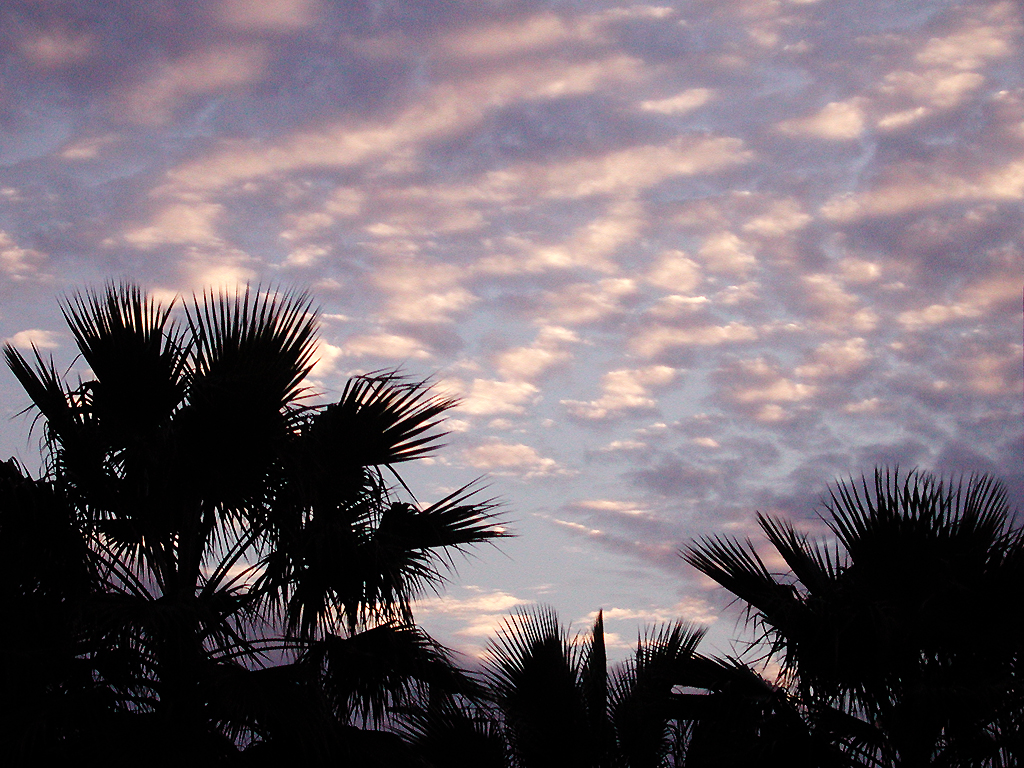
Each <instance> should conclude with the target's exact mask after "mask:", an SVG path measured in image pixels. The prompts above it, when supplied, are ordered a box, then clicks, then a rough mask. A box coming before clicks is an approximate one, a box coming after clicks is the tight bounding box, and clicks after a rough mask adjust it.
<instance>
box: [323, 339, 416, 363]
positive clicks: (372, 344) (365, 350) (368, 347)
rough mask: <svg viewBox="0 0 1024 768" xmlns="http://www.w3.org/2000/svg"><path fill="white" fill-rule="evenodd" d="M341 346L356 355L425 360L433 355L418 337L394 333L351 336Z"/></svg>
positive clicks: (345, 351)
mask: <svg viewBox="0 0 1024 768" xmlns="http://www.w3.org/2000/svg"><path fill="white" fill-rule="evenodd" d="M341 348H342V350H343V351H344V353H345V354H347V355H353V356H355V357H365V356H371V357H383V358H388V359H391V360H406V359H409V358H412V359H416V360H425V359H428V358H430V357H431V354H430V352H429V351H427V350H426V349H424V347H423V344H421V343H420V342H419V341H417V340H416V339H414V338H412V337H410V336H400V335H398V334H394V333H371V334H365V335H359V336H351V337H349V338H348V339H347V340H346V341H345V343H344V344H342V347H341Z"/></svg>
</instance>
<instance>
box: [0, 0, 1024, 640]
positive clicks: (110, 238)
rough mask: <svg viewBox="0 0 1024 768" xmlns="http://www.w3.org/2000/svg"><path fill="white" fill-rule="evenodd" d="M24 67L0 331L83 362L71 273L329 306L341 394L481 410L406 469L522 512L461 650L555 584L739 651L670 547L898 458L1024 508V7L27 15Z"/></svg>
mask: <svg viewBox="0 0 1024 768" xmlns="http://www.w3.org/2000/svg"><path fill="white" fill-rule="evenodd" d="M0 54H2V64H0V338H2V339H6V340H7V341H9V342H10V343H12V344H14V345H15V346H17V347H20V348H28V346H29V345H30V344H31V343H32V342H34V343H35V344H37V345H38V346H39V347H40V348H41V349H43V351H44V352H46V353H50V354H53V355H54V357H55V359H57V360H58V361H61V362H62V364H63V365H65V366H72V368H71V370H72V371H75V370H77V368H75V366H76V365H77V366H80V361H79V362H78V363H76V362H75V349H74V345H73V342H72V340H71V337H70V334H69V333H68V332H67V330H66V328H65V326H64V324H63V321H62V319H61V317H60V312H59V308H58V301H59V299H60V297H62V296H65V295H67V294H69V293H70V292H73V291H75V290H78V289H82V288H86V287H97V286H102V285H103V283H104V282H105V281H108V280H111V279H114V280H123V279H125V280H131V281H135V282H137V283H139V284H140V285H142V286H144V287H146V288H147V289H148V290H150V291H151V292H153V293H155V294H156V295H158V296H161V297H163V298H171V297H173V296H175V295H183V296H186V297H187V296H189V295H191V293H192V292H193V291H202V290H203V289H204V288H207V287H227V288H229V289H230V288H231V287H233V286H237V285H240V284H245V283H251V284H254V285H255V284H261V285H263V286H279V287H282V288H285V289H289V288H291V289H308V290H309V291H311V293H312V295H313V297H314V299H315V301H316V303H317V304H318V305H319V306H320V307H321V309H322V313H323V314H322V327H321V342H320V347H319V351H318V359H319V362H318V363H317V365H316V367H315V369H314V370H313V372H312V374H311V386H312V387H313V388H314V389H315V390H316V391H318V392H321V393H323V395H324V397H325V398H327V399H329V398H330V397H331V396H332V395H333V396H337V394H338V393H340V391H341V389H342V388H343V386H344V383H345V381H346V380H347V378H348V377H349V376H351V375H356V374H359V373H363V372H367V371H373V370H380V369H390V368H401V369H402V370H403V371H404V372H405V373H406V374H408V375H410V376H413V377H418V378H426V377H430V378H431V379H432V380H433V381H434V382H435V385H436V386H437V387H438V389H439V391H444V392H448V393H452V394H455V395H458V396H459V397H461V405H460V406H459V407H458V408H457V409H455V410H454V411H452V412H451V417H450V419H449V421H448V423H447V428H448V429H449V430H450V434H449V435H448V437H447V439H446V447H445V448H444V449H443V450H441V451H440V452H438V453H437V454H436V456H435V457H434V458H433V459H431V460H430V461H429V462H428V463H424V465H423V466H418V467H413V466H409V467H408V469H407V470H406V473H407V475H406V476H407V477H408V479H409V482H410V484H411V485H412V486H413V488H414V490H416V492H417V495H418V496H419V497H420V498H421V499H422V500H424V501H431V500H434V499H437V498H439V497H440V496H442V495H444V494H446V493H448V492H450V491H451V490H452V489H454V488H457V487H459V486H461V485H463V484H465V483H468V482H470V481H472V480H474V479H476V478H484V480H483V483H484V485H486V489H485V490H484V491H483V492H482V496H481V498H489V497H495V498H497V499H499V500H500V501H501V503H502V507H501V514H502V516H503V519H504V520H505V521H506V525H507V527H508V529H509V531H510V532H511V533H514V534H515V537H514V538H509V539H505V540H503V541H501V542H500V544H499V545H498V546H483V547H480V548H477V549H475V550H473V551H472V552H471V553H470V554H469V557H467V558H459V557H456V559H455V563H456V565H457V566H458V571H457V573H455V574H453V575H452V576H451V579H450V583H449V585H448V587H447V589H446V590H445V592H444V594H443V595H442V596H432V595H426V596H424V598H423V599H422V600H421V601H420V603H419V604H418V608H417V618H418V619H419V620H420V621H421V622H422V623H423V625H424V626H426V627H427V628H428V629H429V630H430V631H431V632H433V633H435V634H436V636H437V637H438V638H439V639H441V640H442V641H443V642H445V643H447V644H449V645H451V646H453V647H455V648H457V649H460V650H462V651H464V652H466V653H468V654H470V655H471V656H472V655H474V654H478V653H479V652H480V649H481V647H483V645H484V643H485V642H486V639H487V637H489V636H491V635H493V633H494V631H495V628H496V627H497V626H498V624H499V623H500V620H501V618H502V617H503V616H504V615H506V614H507V613H508V612H509V611H511V610H512V609H513V608H514V607H516V606H517V605H529V604H531V603H534V602H538V601H539V602H544V603H547V604H550V605H552V606H553V607H555V608H556V609H557V610H558V612H559V613H560V615H561V616H562V618H563V620H564V621H566V622H572V624H573V627H574V628H577V629H584V628H585V627H586V626H587V623H588V622H591V621H592V620H593V616H594V614H595V612H596V611H597V610H598V609H603V610H604V612H605V613H604V615H605V618H606V623H607V628H608V631H609V633H610V635H609V646H610V649H611V650H612V653H613V655H618V656H619V657H621V656H622V655H624V654H625V653H626V651H627V649H628V647H629V646H630V645H632V644H634V643H635V641H636V637H637V633H638V632H639V631H641V630H642V628H643V627H644V626H649V625H651V623H653V622H658V621H669V620H674V619H685V620H688V621H694V622H698V623H701V624H705V625H707V627H708V638H707V640H706V641H705V645H704V646H703V648H704V650H706V651H709V652H733V651H734V650H735V646H733V645H731V644H730V638H733V637H735V636H736V635H737V634H738V630H739V629H740V628H739V627H738V626H737V623H736V622H737V615H738V608H737V606H735V605H732V604H731V600H730V596H729V595H728V594H727V593H725V592H724V591H723V590H721V589H718V588H716V587H715V585H713V584H712V583H710V582H709V581H708V580H707V579H706V578H704V577H701V576H700V575H699V574H698V573H696V572H695V571H694V570H693V569H692V568H690V567H689V566H688V565H686V564H685V563H684V562H683V561H682V560H681V558H680V557H679V554H678V552H679V550H680V548H681V547H684V546H686V545H687V544H688V543H689V542H690V541H692V540H693V539H694V538H697V537H701V536H711V535H720V534H725V535H733V536H738V537H741V538H742V537H746V536H752V537H754V539H755V540H756V539H757V528H756V520H755V514H756V512H758V511H760V512H764V513H768V514H777V515H782V516H784V517H788V518H790V519H794V520H797V521H799V522H800V525H801V526H802V527H804V528H805V529H806V530H808V531H811V532H812V533H815V534H816V535H823V534H824V532H825V528H824V526H823V525H822V524H821V522H820V520H819V519H818V518H817V517H816V513H817V511H818V510H819V509H820V501H821V498H822V495H823V494H824V493H825V492H826V491H827V488H828V487H829V484H830V483H832V482H834V481H835V480H836V479H837V478H839V479H841V478H846V477H850V476H853V477H857V476H860V475H861V474H862V473H869V474H870V473H871V472H872V471H873V469H874V467H875V466H878V465H890V466H891V465H897V464H898V465H899V466H900V467H903V468H906V469H910V468H915V467H919V468H921V469H924V470H932V471H937V472H943V473H947V474H948V473H959V472H975V471H982V472H989V473H992V474H994V475H996V476H997V477H1000V478H1002V479H1003V480H1004V481H1005V482H1006V484H1007V486H1008V488H1009V490H1010V494H1011V497H1012V498H1013V499H1014V501H1015V503H1016V504H1017V506H1021V507H1024V503H1022V499H1024V414H1022V402H1024V383H1022V292H1024V11H1022V8H1021V6H1020V5H1019V4H1018V3H1016V2H1006V1H1003V0H994V1H987V0H978V1H975V2H972V1H971V0H965V1H964V2H953V1H952V0H919V1H918V2H912V3H908V2H895V1H894V0H858V2H855V3H851V2H847V1H845V0H680V1H679V2H657V3H654V4H649V5H645V4H629V3H615V2H600V1H598V0H576V2H556V1H551V2H544V1H543V0H534V1H531V2H526V1H523V2H519V1H516V0H506V1H498V0H492V1H491V2H486V1H482V0H472V1H470V2H456V1H455V0H447V1H443V0H401V1H399V0H381V1H380V2H355V1H353V2H338V1H337V0H195V1H194V2H192V1H189V2H185V1H183V0H175V1H173V2H172V1H171V0H147V2H141V3H140V2H137V0H75V2H71V1H70V0H67V1H64V0H6V1H5V2H4V3H3V9H2V10H0ZM27 402H28V401H27V397H26V396H25V395H24V394H23V393H21V392H19V391H18V389H17V386H16V382H15V381H14V378H13V376H12V375H10V374H9V373H3V374H0V403H2V408H0V415H3V417H4V418H3V420H2V423H0V453H2V454H3V456H4V457H6V456H10V455H13V456H16V457H18V458H19V460H21V461H22V462H24V463H25V464H27V465H29V466H33V465H34V464H36V463H38V458H37V457H38V436H39V435H38V432H36V433H35V434H34V435H32V436H31V437H29V429H30V427H31V425H32V417H31V416H30V415H28V416H26V415H18V414H19V413H20V412H21V411H22V410H23V409H24V408H25V406H26V405H27ZM765 555H766V557H768V558H769V564H770V565H771V566H772V567H781V566H780V564H779V563H778V561H777V560H773V559H771V557H770V553H767V552H765Z"/></svg>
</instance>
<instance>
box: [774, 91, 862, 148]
mask: <svg viewBox="0 0 1024 768" xmlns="http://www.w3.org/2000/svg"><path fill="white" fill-rule="evenodd" d="M778 127H779V130H780V131H782V132H783V133H790V134H793V135H795V136H813V137H814V138H818V139H827V140H831V141H848V140H850V139H856V138H857V137H859V136H860V135H861V133H863V131H864V111H863V100H862V99H859V98H854V99H851V100H849V101H833V102H830V103H829V104H826V105H825V106H824V107H823V108H822V110H821V111H820V112H818V113H817V114H814V115H811V116H810V117H803V118H794V119H791V120H784V121H782V122H781V123H779V126H778Z"/></svg>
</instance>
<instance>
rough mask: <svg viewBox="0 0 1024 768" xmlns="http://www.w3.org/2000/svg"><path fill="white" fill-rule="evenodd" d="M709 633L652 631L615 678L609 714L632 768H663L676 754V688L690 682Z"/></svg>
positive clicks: (676, 626) (683, 626) (670, 628)
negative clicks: (694, 663)
mask: <svg viewBox="0 0 1024 768" xmlns="http://www.w3.org/2000/svg"><path fill="white" fill-rule="evenodd" d="M705 631H706V630H705V629H704V628H703V627H699V626H694V625H691V624H688V623H686V622H683V621H677V622H674V623H672V624H665V625H661V626H659V627H651V628H648V629H647V630H646V631H645V633H644V634H643V635H642V636H641V637H640V638H639V639H638V640H637V646H636V651H635V653H634V654H633V656H632V657H631V658H630V659H628V660H627V661H626V662H625V663H624V664H622V665H621V666H620V667H619V668H618V670H617V671H616V674H615V675H614V676H613V678H612V681H611V685H610V690H609V699H610V701H609V708H610V711H611V721H612V725H613V727H614V731H615V741H616V743H617V749H618V752H619V753H620V754H621V756H622V758H623V759H624V760H625V763H626V764H627V765H629V766H630V767H631V768H660V767H661V766H663V765H665V764H666V761H667V760H668V759H669V757H670V756H671V755H672V754H673V753H674V751H675V750H676V746H677V745H676V744H675V741H674V736H675V734H676V730H677V729H676V724H677V723H678V720H677V718H676V717H675V713H674V699H673V694H672V691H673V688H674V686H676V685H678V684H681V683H682V682H683V681H685V680H686V679H687V676H688V674H689V668H690V666H691V665H692V663H693V659H694V655H695V653H696V648H697V644H698V643H700V641H701V639H702V638H703V637H704V634H705Z"/></svg>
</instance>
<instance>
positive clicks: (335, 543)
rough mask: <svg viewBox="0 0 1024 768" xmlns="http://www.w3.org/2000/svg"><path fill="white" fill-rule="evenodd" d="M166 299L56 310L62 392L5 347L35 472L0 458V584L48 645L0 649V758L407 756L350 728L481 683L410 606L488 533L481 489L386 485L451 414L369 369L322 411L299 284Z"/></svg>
mask: <svg viewBox="0 0 1024 768" xmlns="http://www.w3.org/2000/svg"><path fill="white" fill-rule="evenodd" d="M172 305H173V302H172ZM172 305H161V304H160V303H159V302H158V301H156V300H154V299H153V298H152V297H149V296H147V295H145V294H144V293H143V292H142V291H141V290H140V289H139V288H137V287H135V286H132V285H111V286H109V287H108V288H107V289H106V290H105V291H104V292H103V293H83V294H78V295H75V296H74V297H72V298H71V299H70V300H68V301H65V302H64V303H63V305H62V311H63V313H64V317H65V319H66V321H67V323H68V326H69V327H70V330H71V333H72V334H73V336H74V339H75V342H76V344H77V346H78V349H79V351H80V353H81V356H82V359H83V362H84V363H85V365H87V366H88V368H89V378H88V379H87V380H85V381H81V380H80V381H79V382H78V383H69V382H68V381H67V380H66V377H65V376H62V375H61V374H60V373H59V372H58V370H57V368H56V367H55V364H54V363H53V361H52V360H44V359H43V356H42V355H41V353H40V352H39V350H38V349H35V348H33V354H32V356H31V357H32V358H34V359H27V358H26V357H25V356H24V355H22V354H21V353H20V352H19V351H18V350H16V349H14V348H13V347H11V346H9V345H8V346H7V347H6V350H5V355H6V359H7V362H8V365H9V366H10V368H11V370H12V371H13V372H14V374H15V376H16V377H17V378H18V380H19V382H20V383H21V385H22V386H23V387H24V389H25V391H26V392H27V393H28V395H29V397H30V399H31V401H32V404H33V406H34V408H35V409H37V410H38V419H39V420H41V422H42V427H43V443H44V458H45V467H44V471H43V474H42V476H41V477H40V478H39V479H38V480H32V479H30V478H28V477H27V475H26V473H25V472H24V471H23V470H22V469H21V468H20V467H18V466H17V465H16V464H14V463H13V461H12V462H9V463H8V464H6V465H4V466H3V468H2V469H0V548H2V553H0V554H3V555H5V556H8V557H9V558H10V559H5V561H4V566H3V567H4V570H3V576H4V590H5V593H6V594H5V597H7V598H9V599H10V602H8V605H11V606H12V610H14V611H15V612H16V616H17V621H18V622H19V623H21V624H23V625H26V626H28V625H31V624H30V622H39V621H40V620H41V618H42V619H43V621H42V623H41V624H39V623H37V624H35V625H34V626H37V627H40V626H41V627H42V628H44V629H45V630H46V631H45V632H44V633H43V635H44V638H43V641H42V644H41V646H39V648H41V649H42V653H43V654H45V655H40V651H39V648H36V647H34V645H33V643H32V642H29V641H28V640H27V639H26V638H24V637H16V638H13V639H12V638H10V637H9V638H8V639H7V641H6V643H7V644H6V646H5V648H4V650H5V651H9V652H10V653H11V654H13V656H14V657H15V658H17V659H19V660H21V661H23V662H25V663H26V666H25V667H24V668H23V670H22V671H19V672H15V673H9V674H8V678H9V679H8V680H7V681H6V682H8V683H9V687H8V689H7V690H8V691H10V692H14V693H16V694H17V695H19V696H24V697H26V700H27V701H30V702H31V703H32V705H33V706H32V707H29V708H28V709H27V710H23V711H22V713H21V716H20V717H16V718H15V719H14V720H13V721H8V724H9V728H8V734H6V735H8V736H9V737H10V738H9V740H8V741H7V744H8V749H12V750H13V752H15V753H17V752H18V751H19V749H20V751H21V753H22V754H23V755H24V756H27V755H30V754H31V755H34V756H38V755H39V754H42V753H43V752H44V751H46V750H49V751H50V752H52V753H54V754H59V753H61V751H62V750H63V752H64V753H83V752H85V751H88V750H89V749H99V748H100V745H103V748H104V749H105V750H106V753H105V754H107V755H108V756H109V755H111V754H115V753H116V752H117V750H118V744H123V745H130V744H135V743H138V742H139V741H140V740H145V741H147V742H148V743H149V745H150V747H151V749H152V747H154V746H157V747H158V749H157V752H158V753H159V754H162V755H163V756H164V757H165V759H166V761H167V762H174V761H180V760H182V759H209V757H210V756H211V755H217V754H224V755H228V754H231V753H233V752H235V751H236V750H237V748H238V747H240V746H252V747H253V749H252V750H251V751H249V752H247V754H249V755H250V756H251V757H252V760H253V761H254V760H256V758H257V756H259V755H260V754H261V753H262V755H263V757H264V759H266V760H270V759H274V756H275V755H277V754H281V753H282V752H284V751H290V756H291V757H294V758H302V757H308V758H310V759H327V758H337V757H338V756H339V755H347V756H349V757H350V758H358V759H360V760H362V761H363V762H365V763H366V764H373V762H372V758H373V755H374V754H383V755H386V754H389V753H393V752H394V750H400V745H396V743H395V739H394V738H392V737H389V736H383V735H382V736H379V737H378V736H372V735H370V736H367V735H366V734H365V732H363V731H358V730H357V729H356V728H355V726H364V727H372V726H379V725H381V724H384V723H386V722H387V721H388V718H389V717H390V716H391V713H392V712H393V711H394V709H395V708H396V707H399V706H401V705H402V704H403V703H404V702H406V701H408V700H410V699H414V698H416V697H417V696H419V695H423V694H424V692H425V691H426V690H436V691H449V692H469V693H472V691H473V684H472V682H471V681H470V680H469V679H468V678H467V677H466V676H465V675H463V674H461V673H460V672H459V671H458V670H457V669H456V668H455V666H454V665H453V663H452V660H451V658H450V656H449V654H448V653H447V651H446V650H445V649H443V648H442V647H441V646H439V645H438V644H437V643H435V642H434V641H433V640H431V639H430V638H429V637H428V636H427V635H426V634H425V633H424V632H423V631H422V630H420V629H418V628H417V627H416V626H415V625H414V624H413V617H412V611H411V602H412V600H413V599H414V598H415V597H416V596H417V595H418V594H419V593H421V592H422V591H423V590H424V589H429V588H437V587H438V586H439V585H440V584H441V582H442V580H443V577H444V573H445V568H446V566H447V565H448V564H450V557H451V553H452V552H454V551H457V550H460V549H462V548H463V547H466V546H468V545H473V544H477V543H480V542H485V541H490V540H493V539H495V538H497V537H500V536H502V535H504V534H503V529H502V528H501V527H500V526H498V525H497V520H496V519H495V517H494V515H493V504H492V503H490V502H489V501H485V500H480V499H478V498H477V494H476V492H475V491H474V489H473V488H464V489H462V490H460V491H458V492H456V493H453V494H451V495H450V496H448V497H446V498H444V499H441V500H440V501H438V502H435V503H433V504H430V505H421V504H418V503H417V502H416V501H415V499H414V498H412V496H411V493H410V492H408V488H407V487H406V486H405V484H404V482H403V481H402V479H401V477H400V476H399V475H398V474H397V473H396V471H395V467H396V465H398V464H401V463H402V462H407V461H411V460H414V459H418V458H421V457H424V456H426V455H428V454H429V453H430V452H431V451H432V450H434V449H435V448H436V447H437V445H438V442H437V441H438V438H439V437H440V436H441V434H443V433H440V432H439V431H438V430H437V427H438V426H439V424H440V423H441V421H442V419H443V414H444V412H445V411H446V410H447V409H449V408H450V407H452V405H454V401H453V400H451V399H448V398H444V397H440V396H437V395H435V394H433V393H431V392H430V390H429V388H428V387H426V386H425V385H423V384H422V383H417V382H410V381H407V380H405V379H403V378H401V377H399V376H397V375H396V374H379V375H369V376H364V377H360V378H356V379H353V380H351V381H350V382H349V383H348V385H347V386H346V387H345V389H344V391H343V392H342V394H341V397H340V398H339V399H338V400H337V401H336V402H332V403H330V404H326V405H321V404H315V403H313V402H312V401H311V395H310V393H309V391H308V389H307V387H306V385H305V383H304V379H305V377H306V376H307V374H308V373H309V372H310V370H311V368H312V365H313V363H314V357H315V354H316V323H317V313H316V311H315V310H314V309H313V308H312V306H311V302H310V299H309V297H308V296H307V295H306V294H301V293H279V292H269V293H268V292H263V291H260V290H259V289H256V290H250V289H249V288H246V289H244V290H241V291H239V292H237V293H235V294H233V295H229V294H222V293H221V294H218V293H204V294H203V295H202V296H197V297H194V298H193V299H192V300H191V301H190V302H185V304H184V319H183V320H177V319H175V317H174V316H173V314H172V309H173V306H172ZM399 491H402V493H399ZM8 658H11V656H8ZM45 659H50V660H51V661H52V664H50V667H49V668H46V667H47V664H45V663H43V662H44V660H45ZM126 734H130V735H126ZM118 739H121V741H118ZM123 751H124V752H125V753H126V754H130V753H131V749H130V748H129V747H127V746H125V747H124V748H123Z"/></svg>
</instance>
